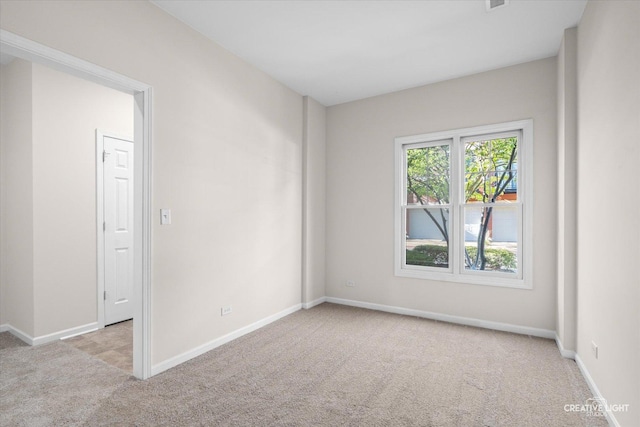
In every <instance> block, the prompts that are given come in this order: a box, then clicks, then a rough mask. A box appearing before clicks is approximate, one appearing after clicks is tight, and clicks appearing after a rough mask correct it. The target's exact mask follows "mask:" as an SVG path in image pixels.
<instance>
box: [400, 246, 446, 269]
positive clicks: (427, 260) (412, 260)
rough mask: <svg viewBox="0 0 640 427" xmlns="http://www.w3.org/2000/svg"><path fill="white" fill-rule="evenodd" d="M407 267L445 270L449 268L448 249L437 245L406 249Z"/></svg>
mask: <svg viewBox="0 0 640 427" xmlns="http://www.w3.org/2000/svg"><path fill="white" fill-rule="evenodd" d="M407 265H422V266H427V267H445V268H446V267H448V266H449V248H448V247H447V246H438V245H419V246H416V247H415V248H414V249H413V250H410V249H407Z"/></svg>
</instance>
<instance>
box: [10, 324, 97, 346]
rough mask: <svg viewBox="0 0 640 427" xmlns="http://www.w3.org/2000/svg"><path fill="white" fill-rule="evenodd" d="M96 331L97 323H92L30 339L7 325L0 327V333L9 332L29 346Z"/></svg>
mask: <svg viewBox="0 0 640 427" xmlns="http://www.w3.org/2000/svg"><path fill="white" fill-rule="evenodd" d="M97 329H98V323H97V322H92V323H87V324H86V325H82V326H76V327H75V328H69V329H65V330H63V331H58V332H54V333H52V334H48V335H42V336H39V337H35V338H34V337H32V336H31V335H29V334H27V333H25V332H22V331H21V330H20V329H18V328H15V327H13V326H11V325H9V324H4V325H2V326H0V332H9V333H11V335H13V336H16V337H18V338H20V339H21V340H22V341H24V342H26V343H27V344H29V345H41V344H46V343H48V342H51V341H57V340H60V339H66V338H71V337H74V336H76V335H80V334H85V333H87V332H91V331H95V330H97Z"/></svg>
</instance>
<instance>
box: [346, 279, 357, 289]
mask: <svg viewBox="0 0 640 427" xmlns="http://www.w3.org/2000/svg"><path fill="white" fill-rule="evenodd" d="M345 284H346V285H347V286H348V287H350V288H353V287H355V286H356V282H355V281H353V280H347V283H345Z"/></svg>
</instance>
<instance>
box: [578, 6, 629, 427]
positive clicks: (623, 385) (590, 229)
mask: <svg viewBox="0 0 640 427" xmlns="http://www.w3.org/2000/svg"><path fill="white" fill-rule="evenodd" d="M639 76H640V3H639V2H618V1H616V2H613V1H610V2H589V3H588V5H587V7H586V10H585V12H584V15H583V18H582V21H581V23H580V25H579V27H578V335H577V351H578V355H579V357H580V359H581V360H582V361H583V363H584V365H585V366H586V368H587V370H588V371H589V373H590V374H591V376H592V377H593V379H594V381H595V383H596V384H597V386H598V388H599V389H600V392H601V393H602V395H603V396H604V397H605V398H606V399H607V401H608V402H609V403H610V404H629V405H630V411H629V412H618V413H616V414H615V416H616V419H617V420H618V422H619V424H620V425H622V426H636V425H640V332H639V331H640V270H639V269H638V260H640V226H639V224H638V213H639V212H640V198H638V196H637V191H635V190H634V188H637V185H638V182H639V181H638V165H640V142H639V141H640V140H639V135H640V77H639ZM592 341H594V342H595V343H596V344H597V345H598V358H597V359H596V358H595V357H594V355H593V354H592V351H591V342H592Z"/></svg>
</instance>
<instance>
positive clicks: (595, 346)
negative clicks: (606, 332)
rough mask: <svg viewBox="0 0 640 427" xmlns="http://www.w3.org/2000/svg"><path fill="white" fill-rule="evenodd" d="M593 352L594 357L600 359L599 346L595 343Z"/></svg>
mask: <svg viewBox="0 0 640 427" xmlns="http://www.w3.org/2000/svg"><path fill="white" fill-rule="evenodd" d="M591 351H592V352H593V357H595V358H596V359H597V358H598V345H597V344H596V343H595V342H594V341H591Z"/></svg>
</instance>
